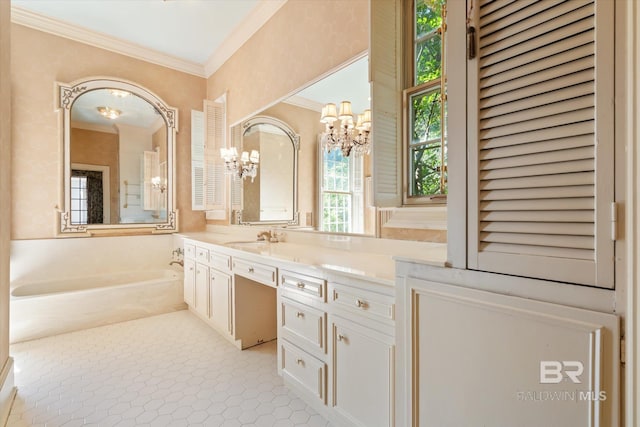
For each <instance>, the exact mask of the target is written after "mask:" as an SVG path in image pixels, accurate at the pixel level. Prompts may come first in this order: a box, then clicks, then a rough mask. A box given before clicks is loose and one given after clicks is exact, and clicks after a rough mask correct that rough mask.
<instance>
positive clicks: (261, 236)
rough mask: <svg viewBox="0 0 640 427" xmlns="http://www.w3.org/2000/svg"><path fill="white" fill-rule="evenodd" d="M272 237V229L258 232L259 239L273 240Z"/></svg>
mask: <svg viewBox="0 0 640 427" xmlns="http://www.w3.org/2000/svg"><path fill="white" fill-rule="evenodd" d="M271 239H273V236H271V231H261V232H260V233H258V240H265V241H267V242H271V241H272V240H271Z"/></svg>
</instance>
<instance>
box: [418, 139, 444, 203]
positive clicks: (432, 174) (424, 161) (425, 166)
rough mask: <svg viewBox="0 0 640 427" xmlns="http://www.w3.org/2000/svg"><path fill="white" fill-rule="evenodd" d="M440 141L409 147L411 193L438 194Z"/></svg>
mask: <svg viewBox="0 0 640 427" xmlns="http://www.w3.org/2000/svg"><path fill="white" fill-rule="evenodd" d="M440 153H441V149H440V143H439V142H438V143H437V144H428V145H420V146H416V147H412V148H411V167H412V170H411V181H412V182H411V190H412V191H411V195H412V196H428V195H433V194H440V193H441V191H440V171H441V165H442V160H441V157H440Z"/></svg>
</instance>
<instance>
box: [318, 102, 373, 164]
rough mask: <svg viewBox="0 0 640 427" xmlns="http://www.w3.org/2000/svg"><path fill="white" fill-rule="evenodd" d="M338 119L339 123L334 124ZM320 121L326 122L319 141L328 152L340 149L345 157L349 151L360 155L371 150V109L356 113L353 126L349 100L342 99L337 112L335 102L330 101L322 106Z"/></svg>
mask: <svg viewBox="0 0 640 427" xmlns="http://www.w3.org/2000/svg"><path fill="white" fill-rule="evenodd" d="M338 120H340V124H339V125H338V126H336V123H335V122H337V121H338ZM320 122H322V123H325V124H326V129H325V131H324V132H323V133H322V139H321V143H322V145H323V146H324V147H325V148H326V149H327V151H328V152H331V150H333V149H340V150H342V155H343V156H345V157H348V156H349V154H351V153H354V154H355V155H362V154H369V153H370V152H371V110H369V109H367V110H364V111H363V112H362V114H358V116H357V119H356V124H355V126H354V124H353V112H352V111H351V102H349V101H342V102H341V103H340V111H339V114H338V113H337V112H336V104H331V103H330V104H326V105H325V106H324V107H322V116H321V118H320Z"/></svg>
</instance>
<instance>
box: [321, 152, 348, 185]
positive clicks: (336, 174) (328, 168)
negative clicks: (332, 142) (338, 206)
mask: <svg viewBox="0 0 640 427" xmlns="http://www.w3.org/2000/svg"><path fill="white" fill-rule="evenodd" d="M323 165H324V171H323V176H324V183H323V188H324V190H325V191H349V190H350V189H349V158H348V157H344V156H343V155H342V151H340V150H332V151H331V152H330V153H327V152H326V151H325V152H324V162H323Z"/></svg>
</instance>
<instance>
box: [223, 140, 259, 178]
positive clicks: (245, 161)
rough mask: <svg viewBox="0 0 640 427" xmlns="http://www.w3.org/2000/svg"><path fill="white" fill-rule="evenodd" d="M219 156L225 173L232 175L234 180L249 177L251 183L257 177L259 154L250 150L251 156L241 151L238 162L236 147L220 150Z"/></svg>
mask: <svg viewBox="0 0 640 427" xmlns="http://www.w3.org/2000/svg"><path fill="white" fill-rule="evenodd" d="M220 156H221V157H222V159H223V160H224V163H225V173H226V174H227V175H233V177H234V179H235V178H242V179H245V178H246V177H251V182H253V180H254V179H255V177H256V176H257V175H258V163H259V162H260V153H258V151H257V150H251V154H249V153H248V152H247V151H243V152H242V155H241V156H240V160H239V161H238V150H237V149H236V147H232V148H221V149H220Z"/></svg>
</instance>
